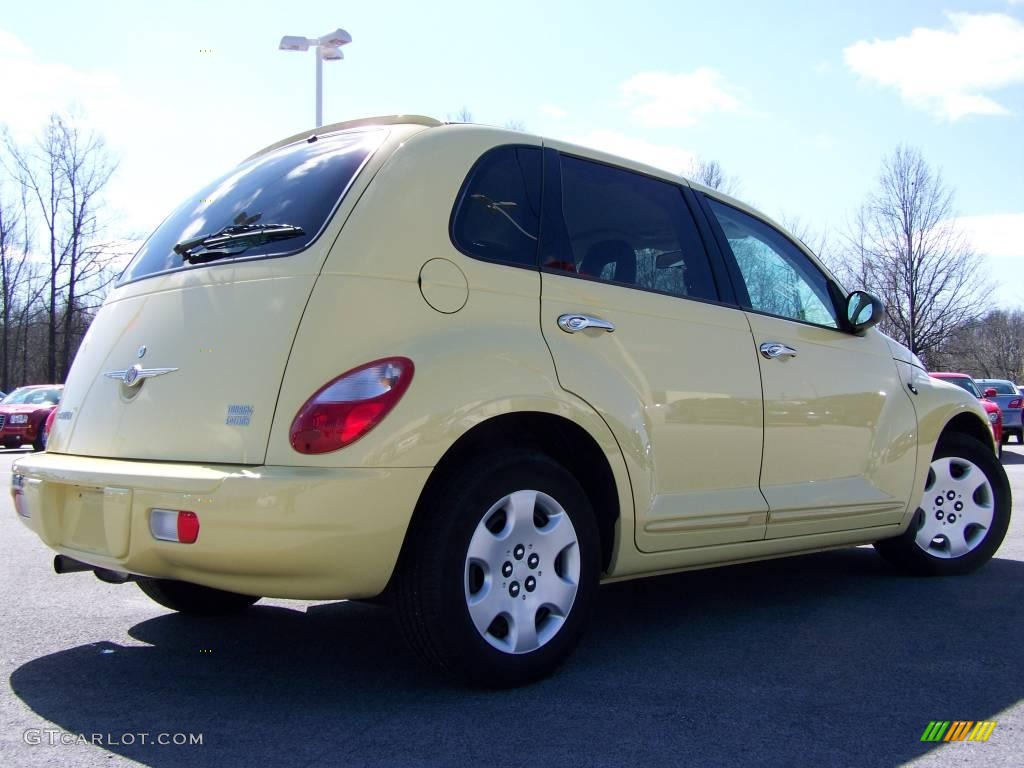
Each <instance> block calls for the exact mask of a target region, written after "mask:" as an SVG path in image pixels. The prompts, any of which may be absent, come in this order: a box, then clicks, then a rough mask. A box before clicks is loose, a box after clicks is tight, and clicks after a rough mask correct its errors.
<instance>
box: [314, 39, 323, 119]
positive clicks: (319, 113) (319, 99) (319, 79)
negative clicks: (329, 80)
mask: <svg viewBox="0 0 1024 768" xmlns="http://www.w3.org/2000/svg"><path fill="white" fill-rule="evenodd" d="M313 58H314V59H316V127H317V128H319V127H320V126H321V125H323V124H324V60H323V59H322V58H321V57H320V49H319V48H318V49H317V50H316V52H315V55H314V56H313Z"/></svg>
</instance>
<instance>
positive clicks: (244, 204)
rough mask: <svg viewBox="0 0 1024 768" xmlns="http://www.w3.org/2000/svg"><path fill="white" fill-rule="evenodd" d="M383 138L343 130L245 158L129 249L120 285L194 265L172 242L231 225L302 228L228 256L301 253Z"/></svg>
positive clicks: (377, 131) (374, 131) (380, 134)
mask: <svg viewBox="0 0 1024 768" xmlns="http://www.w3.org/2000/svg"><path fill="white" fill-rule="evenodd" d="M384 136H385V131H382V130H380V129H370V130H359V131H351V130H350V131H344V132H341V133H337V134H333V135H327V136H321V137H317V138H315V139H313V140H306V141H299V142H296V143H294V144H289V145H288V146H285V147H281V148H280V149H276V150H274V151H272V152H268V153H266V154H263V155H260V156H258V157H254V158H252V159H251V160H247V161H245V162H244V163H242V164H241V165H239V166H238V167H236V168H234V169H233V170H231V171H230V172H229V173H226V174H225V175H224V176H221V177H220V178H219V179H217V180H216V181H214V182H212V183H211V184H208V185H207V186H205V187H204V188H203V189H201V190H200V191H199V192H197V193H196V194H194V195H192V196H191V197H190V198H188V200H186V201H185V202H184V203H182V204H181V205H180V206H179V207H178V208H177V209H176V210H175V211H174V212H173V213H172V214H171V215H170V216H168V217H167V219H165V220H164V222H163V224H161V225H160V226H159V227H158V228H157V230H156V231H155V232H154V233H153V234H152V235H150V237H149V239H148V240H147V241H146V242H145V244H144V245H143V246H142V248H141V249H140V250H139V252H138V253H137V254H135V258H134V259H132V261H131V263H130V264H129V265H128V267H127V268H126V269H125V271H124V272H123V273H122V274H121V278H120V280H119V284H123V283H127V282H130V281H133V280H139V279H140V278H143V277H148V276H150V275H155V274H159V273H161V272H167V271H170V270H174V269H181V268H192V267H193V265H191V264H189V263H188V262H186V261H184V260H183V259H182V256H181V255H180V254H178V253H177V252H175V250H174V246H175V245H177V244H178V243H182V242H184V241H186V240H190V239H194V238H198V237H201V236H203V235H207V234H211V235H212V234H215V233H217V232H220V231H221V230H223V229H225V228H226V227H231V226H238V225H257V226H258V225H292V226H295V227H301V228H302V230H303V234H301V235H298V236H296V237H289V238H288V239H281V240H275V241H270V242H265V243H261V244H258V245H253V246H252V247H250V248H246V249H245V250H244V252H242V253H241V254H240V255H239V256H235V257H233V258H232V259H228V260H237V259H238V258H245V259H248V258H252V257H254V256H260V257H265V256H285V255H290V254H293V253H297V252H298V251H301V250H302V249H303V248H305V247H306V246H308V245H309V244H310V243H312V242H313V241H314V240H315V239H316V238H317V236H318V235H319V234H320V232H321V231H322V230H323V228H324V226H325V225H326V223H327V220H328V218H329V217H330V215H331V213H332V212H333V211H334V209H335V208H336V207H337V205H338V203H339V202H340V201H341V199H342V197H343V196H344V194H345V190H346V189H347V188H348V186H349V184H350V183H351V182H352V180H353V179H354V178H355V176H356V174H357V173H358V172H359V169H360V168H361V167H362V165H363V163H364V162H365V161H366V159H367V158H368V157H369V156H370V154H371V153H372V152H373V150H374V149H376V147H377V146H379V144H380V142H381V141H382V140H383V139H384ZM212 263H213V264H218V263H224V261H223V260H222V261H214V262H212Z"/></svg>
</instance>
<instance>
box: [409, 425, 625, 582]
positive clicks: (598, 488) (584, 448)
mask: <svg viewBox="0 0 1024 768" xmlns="http://www.w3.org/2000/svg"><path fill="white" fill-rule="evenodd" d="M495 445H501V446H503V447H523V448H534V449H537V450H540V451H542V452H543V453H545V454H546V455H548V456H550V457H551V458H552V459H554V460H555V461H557V462H559V463H560V464H561V465H562V466H564V467H565V468H566V469H567V470H569V471H570V472H571V473H572V474H573V476H574V477H575V478H576V480H577V481H578V482H579V483H580V485H581V486H582V487H583V490H584V491H585V492H586V494H587V498H588V499H589V500H590V504H591V507H592V508H593V510H594V515H595V517H596V522H597V528H598V533H599V535H600V540H601V568H602V570H603V571H605V572H607V571H608V570H609V568H610V567H611V564H612V563H613V562H614V560H615V555H616V551H617V549H618V545H619V541H620V539H621V536H622V534H621V533H620V531H621V530H622V528H623V525H625V524H631V521H632V517H633V515H632V508H631V507H630V508H629V509H623V503H622V499H623V498H627V499H630V498H631V493H630V492H629V489H628V488H627V489H625V492H624V493H623V489H621V488H620V487H619V484H620V482H621V479H620V478H617V477H616V472H615V471H614V470H613V468H612V462H611V461H610V460H609V456H608V450H607V446H606V447H602V446H601V444H600V442H599V441H598V439H596V438H595V437H594V435H592V434H591V433H590V432H589V431H588V430H587V429H585V428H584V427H582V426H581V425H579V424H578V423H576V422H575V421H572V420H570V419H568V418H566V417H564V416H561V415H556V414H552V413H545V412H542V411H513V412H510V413H504V414H500V415H496V416H492V417H490V418H488V419H486V420H484V421H481V422H479V423H477V424H476V425H474V426H473V427H471V428H470V429H468V430H467V431H466V432H464V433H463V434H462V435H461V436H460V437H459V438H458V439H457V440H456V441H455V442H454V443H453V444H452V445H451V446H450V447H449V448H448V450H447V451H446V452H445V453H444V455H443V456H442V457H441V459H440V461H438V463H437V465H436V466H435V467H434V469H433V471H432V472H431V473H430V477H429V478H428V479H427V482H426V484H425V485H424V487H423V490H422V491H421V492H420V496H419V501H418V502H417V504H416V508H415V510H414V511H413V515H412V520H411V521H410V523H409V527H408V529H407V531H406V537H405V542H404V543H403V546H402V555H400V556H399V562H401V559H402V556H404V554H405V552H406V550H407V549H408V547H409V546H410V540H411V539H412V538H413V537H414V536H415V535H416V529H417V527H418V526H419V525H422V524H423V522H424V517H425V516H426V515H427V514H428V512H427V511H426V510H427V508H428V507H429V504H428V503H427V500H428V499H430V498H431V496H432V494H434V493H436V492H437V491H438V488H439V487H440V486H441V484H442V483H443V482H444V480H445V479H446V478H447V477H448V475H449V474H450V473H451V472H452V471H454V469H455V468H456V467H458V466H459V465H460V464H461V463H462V462H464V461H466V460H467V459H469V458H470V457H476V456H479V455H480V453H481V452H482V451H486V450H494V446H495ZM616 450H617V448H616ZM612 459H614V456H613V457H612ZM621 462H622V460H621V454H619V463H620V464H621ZM621 476H622V477H623V478H624V477H625V467H624V465H623V466H622V468H621ZM626 482H627V484H628V479H627V480H626ZM629 535H630V536H631V534H629Z"/></svg>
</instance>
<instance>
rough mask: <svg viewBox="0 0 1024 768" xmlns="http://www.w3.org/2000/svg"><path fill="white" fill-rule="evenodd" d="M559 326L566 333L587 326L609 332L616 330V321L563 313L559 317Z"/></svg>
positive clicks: (583, 329)
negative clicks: (611, 321) (610, 321)
mask: <svg viewBox="0 0 1024 768" xmlns="http://www.w3.org/2000/svg"><path fill="white" fill-rule="evenodd" d="M558 327H559V328H561V329H562V330H563V331H565V332H566V333H579V332H580V331H585V330H586V329H587V328H597V329H598V330H601V331H607V332H608V333H611V332H612V331H614V330H615V324H614V323H609V322H608V321H607V320H602V319H601V318H599V317H591V316H590V315H562V316H561V317H559V318H558Z"/></svg>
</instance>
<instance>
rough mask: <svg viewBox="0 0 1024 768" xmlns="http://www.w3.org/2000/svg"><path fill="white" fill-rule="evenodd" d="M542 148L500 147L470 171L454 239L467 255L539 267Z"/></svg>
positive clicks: (456, 217)
mask: <svg viewBox="0 0 1024 768" xmlns="http://www.w3.org/2000/svg"><path fill="white" fill-rule="evenodd" d="M540 188H541V150H540V149H539V148H537V147H514V146H507V147H498V148H497V149H492V150H491V151H490V152H488V153H487V154H485V155H484V156H483V157H482V158H481V159H480V160H479V161H477V164H476V165H475V166H473V170H472V171H470V174H469V177H468V178H467V179H466V183H465V184H464V185H463V187H462V193H461V194H460V195H459V200H458V203H457V205H456V209H455V213H454V214H453V215H452V241H453V242H454V243H455V245H456V246H457V247H458V249H459V250H460V251H462V252H463V253H465V254H466V255H467V256H472V257H474V258H477V259H484V260H486V261H498V262H501V263H503V264H518V265H520V266H529V267H536V266H537V236H538V233H539V232H540Z"/></svg>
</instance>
